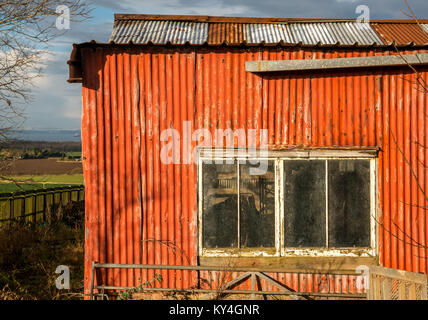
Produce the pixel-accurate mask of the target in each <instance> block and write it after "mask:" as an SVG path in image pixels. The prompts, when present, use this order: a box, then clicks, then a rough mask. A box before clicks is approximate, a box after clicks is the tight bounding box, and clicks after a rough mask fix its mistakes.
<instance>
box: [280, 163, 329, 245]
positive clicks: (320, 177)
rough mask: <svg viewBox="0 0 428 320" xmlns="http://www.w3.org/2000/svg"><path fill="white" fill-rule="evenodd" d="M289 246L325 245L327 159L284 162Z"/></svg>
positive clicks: (286, 231)
mask: <svg viewBox="0 0 428 320" xmlns="http://www.w3.org/2000/svg"><path fill="white" fill-rule="evenodd" d="M284 183H285V190H284V211H285V246H287V247H325V246H326V235H325V234H326V227H325V225H326V213H325V206H326V201H325V161H323V160H313V161H310V160H290V161H284Z"/></svg>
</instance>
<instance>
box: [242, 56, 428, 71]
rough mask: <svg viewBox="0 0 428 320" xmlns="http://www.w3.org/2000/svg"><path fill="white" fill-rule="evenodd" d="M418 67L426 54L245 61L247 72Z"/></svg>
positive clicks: (427, 61)
mask: <svg viewBox="0 0 428 320" xmlns="http://www.w3.org/2000/svg"><path fill="white" fill-rule="evenodd" d="M409 64H410V65H412V66H418V65H427V64H428V53H421V54H403V55H393V56H375V57H358V58H335V59H301V60H260V61H247V62H246V63H245V70H246V71H248V72H275V71H302V70H325V69H348V68H366V67H397V66H406V65H409Z"/></svg>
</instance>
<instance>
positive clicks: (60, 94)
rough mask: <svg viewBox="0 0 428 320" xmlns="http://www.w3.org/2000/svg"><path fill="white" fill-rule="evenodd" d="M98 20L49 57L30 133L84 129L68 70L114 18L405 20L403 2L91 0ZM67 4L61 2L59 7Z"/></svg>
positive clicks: (425, 13) (415, 3)
mask: <svg viewBox="0 0 428 320" xmlns="http://www.w3.org/2000/svg"><path fill="white" fill-rule="evenodd" d="M89 2H90V3H91V5H92V7H93V9H94V10H93V12H92V18H91V19H89V20H87V21H85V22H81V23H71V26H70V27H71V29H70V30H68V31H67V32H66V33H65V34H64V35H62V36H61V37H59V38H57V39H55V41H53V42H52V43H51V45H50V47H49V52H50V54H48V55H46V58H45V65H46V68H45V70H44V76H43V77H41V78H39V79H37V81H36V82H35V85H36V87H35V88H33V101H32V102H31V103H30V104H29V105H28V106H27V107H26V119H25V121H24V123H23V126H22V127H23V128H25V129H31V128H33V129H36V128H37V129H51V128H61V129H78V128H80V121H81V109H82V107H81V85H80V84H69V83H67V82H66V80H67V77H68V66H67V64H66V62H67V60H68V59H69V56H70V52H71V48H72V44H73V43H79V42H86V41H89V40H97V41H101V42H107V41H108V39H109V36H110V33H111V30H112V27H113V15H114V13H144V14H200V15H217V16H246V17H284V18H352V19H354V18H357V17H358V14H357V13H355V9H356V7H357V6H358V5H361V4H364V5H367V6H368V7H369V9H370V18H371V19H404V18H406V16H405V15H404V14H403V13H402V12H401V11H400V10H406V6H405V4H404V2H403V0H372V1H359V0H297V1H296V0H291V1H289V0H263V1H260V0H199V1H190V0H157V1H156V0H152V1H147V0H139V1H137V0H122V1H117V0H98V1H95V0H90V1H89ZM408 2H409V4H410V5H411V6H412V8H413V10H414V12H415V13H416V15H417V16H418V17H419V18H428V1H427V0H408ZM58 4H61V1H58Z"/></svg>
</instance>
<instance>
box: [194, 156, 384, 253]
mask: <svg viewBox="0 0 428 320" xmlns="http://www.w3.org/2000/svg"><path fill="white" fill-rule="evenodd" d="M259 152H260V151H259V150H257V152H256V154H259ZM265 152H266V151H265ZM265 152H264V153H260V154H263V155H264V156H261V157H257V156H256V157H255V156H254V152H253V153H250V154H248V153H247V152H246V151H243V150H239V149H205V148H198V150H197V164H198V253H199V256H201V257H290V256H293V257H296V256H320V257H337V256H349V257H374V256H376V254H377V251H378V248H377V239H378V235H377V228H376V221H377V207H378V206H377V189H378V188H377V167H378V165H377V152H376V150H373V149H367V150H331V149H330V150H323V149H318V150H281V151H273V150H269V151H268V153H265ZM266 154H267V156H266ZM231 158H233V159H234V161H235V160H237V161H238V163H239V161H248V160H249V159H257V160H273V161H274V164H275V249H274V250H269V249H266V250H263V249H260V248H254V249H252V248H245V249H239V247H238V248H221V249H212V248H203V246H202V244H203V230H202V226H203V223H202V222H203V181H202V180H203V179H202V177H203V175H202V174H203V172H202V163H203V162H205V161H212V162H213V163H214V162H215V161H216V160H217V161H226V160H227V159H229V160H230V159H231ZM284 160H369V161H370V247H353V248H328V247H324V248H291V247H285V229H284V227H285V226H284V221H285V220H284V209H285V208H284V176H283V174H284V168H283V166H284ZM224 163H225V162H224ZM327 163H328V162H327ZM327 165H328V164H327ZM326 169H327V170H326V182H327V181H328V180H327V174H328V167H326ZM237 182H238V186H239V170H238V174H237ZM238 190H239V187H238ZM326 197H327V200H326V206H328V183H326ZM238 212H239V205H238ZM326 233H327V237H326V244H327V242H328V210H326Z"/></svg>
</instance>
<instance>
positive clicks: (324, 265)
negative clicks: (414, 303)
mask: <svg viewBox="0 0 428 320" xmlns="http://www.w3.org/2000/svg"><path fill="white" fill-rule="evenodd" d="M199 265H201V266H212V267H222V268H248V269H249V271H250V269H252V268H254V269H263V270H266V271H269V270H275V271H277V272H279V271H281V272H307V273H340V272H355V271H356V268H357V267H358V266H361V265H365V266H371V265H379V258H378V257H346V256H343V257H337V256H336V257H325V256H324V257H313V256H306V257H303V256H298V257H297V256H293V257H242V256H240V257H236V256H235V257H234V256H228V257H226V256H220V257H218V256H217V257H206V256H201V257H199Z"/></svg>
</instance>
